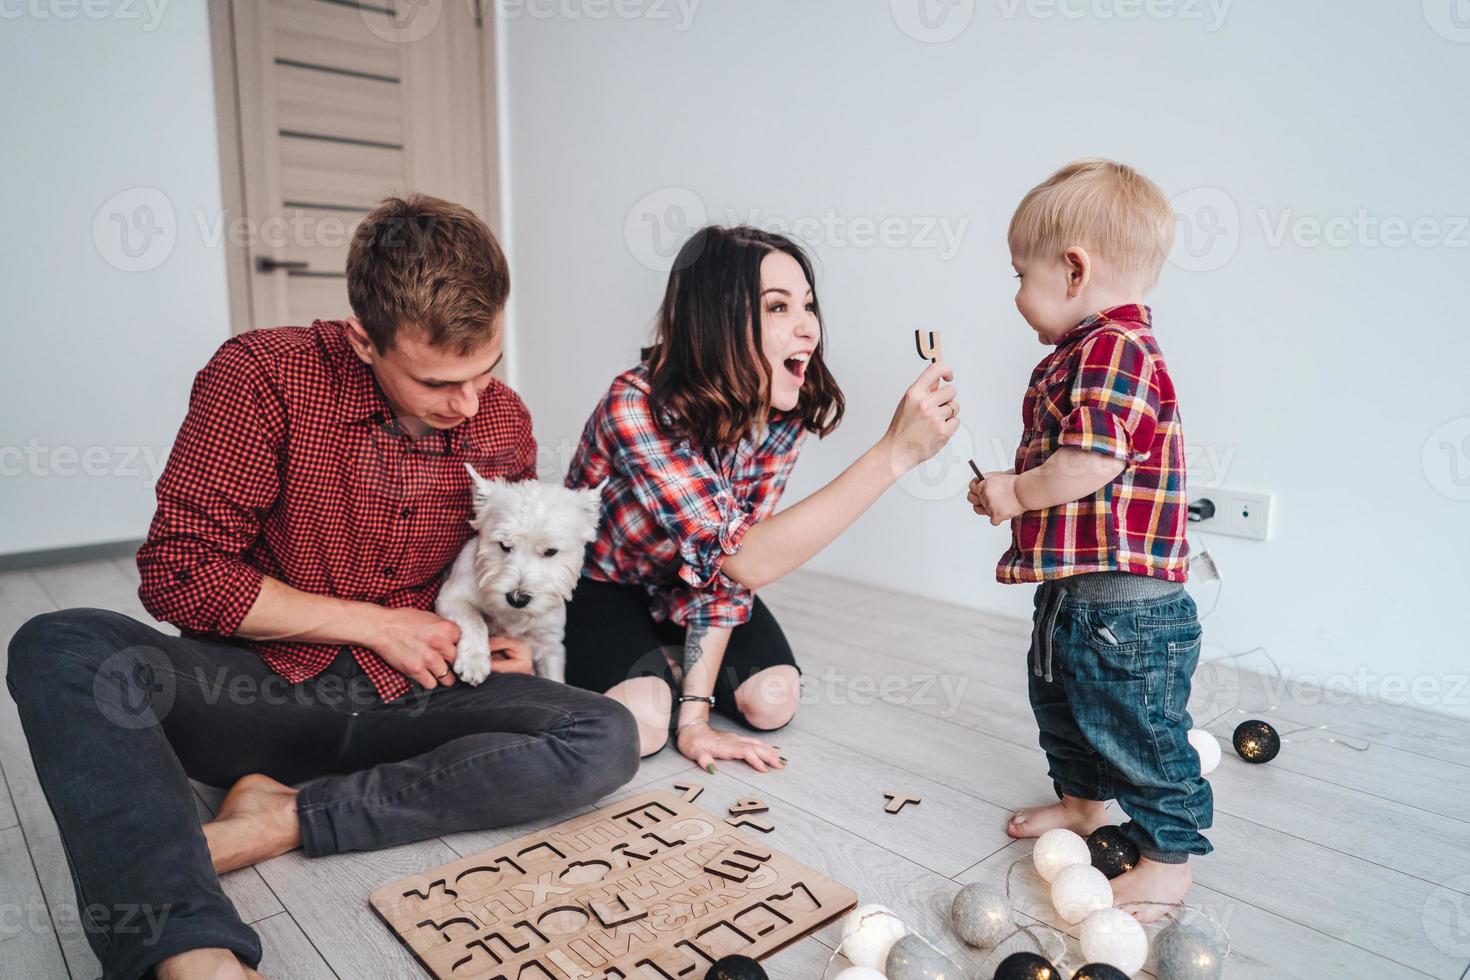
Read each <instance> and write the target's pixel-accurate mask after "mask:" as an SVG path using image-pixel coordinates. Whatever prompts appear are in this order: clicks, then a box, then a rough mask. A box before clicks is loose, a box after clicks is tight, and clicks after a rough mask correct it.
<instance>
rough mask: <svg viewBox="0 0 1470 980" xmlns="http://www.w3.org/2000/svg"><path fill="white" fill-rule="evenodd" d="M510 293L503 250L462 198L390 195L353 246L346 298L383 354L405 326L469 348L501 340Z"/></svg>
mask: <svg viewBox="0 0 1470 980" xmlns="http://www.w3.org/2000/svg"><path fill="white" fill-rule="evenodd" d="M509 295H510V269H509V267H508V266H507V265H506V262H505V253H504V252H502V251H501V250H500V243H499V242H497V241H496V240H495V235H494V234H493V233H491V231H490V229H489V227H487V226H486V224H485V222H483V221H481V220H480V219H479V218H477V217H475V215H474V214H473V213H472V212H471V211H470V210H469V209H468V208H464V207H461V206H460V205H458V204H451V203H450V202H448V201H443V200H440V199H439V198H437V197H429V196H427V195H424V194H410V195H407V196H406V197H390V198H388V199H387V200H386V201H384V202H383V203H381V204H379V205H378V206H377V207H376V208H374V209H373V211H372V213H371V214H369V215H368V216H367V217H366V218H364V219H363V221H362V223H361V224H359V225H358V226H357V230H356V231H355V232H353V235H352V245H351V247H350V248H349V249H348V252H347V298H348V301H349V302H350V303H351V304H352V312H353V314H354V315H356V317H357V319H358V320H359V321H361V322H362V326H363V329H364V330H365V331H366V332H367V335H368V336H369V337H371V338H372V341H373V344H374V346H376V347H377V349H378V351H379V352H384V351H388V350H390V349H392V347H393V342H394V338H395V337H396V336H397V334H398V331H399V329H401V328H418V329H419V330H422V331H423V332H424V334H425V335H426V337H427V338H428V342H429V343H430V344H432V345H433V346H435V347H440V348H444V349H446V350H452V351H454V352H456V353H458V354H469V353H472V352H473V351H475V350H477V349H479V348H480V347H481V346H483V345H484V344H486V343H487V342H489V341H491V340H494V339H495V333H496V329H497V326H496V317H497V315H498V314H499V313H500V311H501V310H503V309H504V308H505V301H506V298H507V297H508V296H509Z"/></svg>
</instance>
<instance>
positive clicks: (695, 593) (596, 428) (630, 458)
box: [566, 364, 806, 627]
mask: <svg viewBox="0 0 1470 980" xmlns="http://www.w3.org/2000/svg"><path fill="white" fill-rule="evenodd" d="M648 391H649V387H648V365H647V364H640V365H639V366H638V367H635V368H633V369H632V370H630V371H625V372H623V373H622V374H620V375H618V377H617V378H616V379H614V381H613V383H612V387H611V388H609V389H608V392H607V396H606V397H605V398H604V399H603V400H602V402H601V404H599V405H598V406H597V408H596V409H595V410H594V411H593V413H592V416H591V417H590V418H589V419H588V420H587V425H586V427H585V428H584V429H583V431H582V442H581V444H580V445H579V446H578V447H577V455H576V456H575V457H574V458H573V459H572V464H571V466H570V468H569V469H568V471H567V479H566V484H567V486H569V487H572V488H579V487H595V486H598V485H599V484H602V485H603V488H602V521H601V524H600V525H599V528H598V533H597V540H596V541H594V542H593V543H592V544H591V545H590V546H589V547H588V549H587V560H586V563H585V564H584V565H583V567H582V574H583V575H586V576H587V577H588V578H591V579H595V580H597V581H600V582H618V583H621V584H624V585H641V586H643V587H644V589H645V590H647V592H648V594H649V597H650V599H651V600H652V601H651V602H650V610H651V612H652V615H653V618H654V619H656V620H659V621H663V620H672V621H673V622H675V623H678V624H679V625H681V626H692V625H700V626H713V627H723V626H739V625H740V624H741V623H744V622H745V621H747V620H748V619H750V613H751V609H752V608H753V607H754V605H755V599H754V594H753V593H752V592H751V591H750V590H749V589H747V588H746V587H745V586H743V585H741V584H740V583H738V582H736V581H735V580H734V579H732V578H730V577H729V576H728V575H726V574H725V573H724V572H722V571H721V570H720V569H721V567H722V566H723V565H724V563H725V559H726V558H728V557H729V556H730V555H733V554H735V553H736V552H737V551H739V550H740V539H741V538H743V537H745V532H747V531H749V530H750V529H751V528H752V527H754V526H755V525H756V523H758V522H759V521H761V520H764V519H765V518H766V517H768V516H770V514H771V512H772V511H774V510H775V509H776V503H777V501H779V500H780V499H781V491H782V490H784V489H785V487H786V480H787V478H788V477H790V476H791V468H792V467H793V466H795V465H796V457H797V455H798V453H799V452H800V448H801V442H802V440H803V439H804V438H805V437H806V427H805V424H804V423H803V422H802V420H801V418H800V417H799V416H796V415H789V414H782V413H773V414H772V416H771V419H770V421H769V423H768V424H767V426H766V429H765V431H764V432H763V433H760V434H759V435H758V436H756V437H748V438H745V439H742V440H741V441H740V444H739V445H738V446H736V447H734V448H726V449H723V450H719V451H715V450H709V451H704V450H700V449H698V448H696V447H695V446H693V445H692V444H691V443H690V441H689V439H688V438H686V437H679V438H672V437H670V436H668V435H666V434H664V432H663V431H661V430H660V429H659V427H658V426H657V425H656V424H655V422H654V417H653V410H652V408H651V407H650V406H649V403H648Z"/></svg>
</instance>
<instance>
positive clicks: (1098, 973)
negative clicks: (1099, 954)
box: [1072, 963, 1128, 980]
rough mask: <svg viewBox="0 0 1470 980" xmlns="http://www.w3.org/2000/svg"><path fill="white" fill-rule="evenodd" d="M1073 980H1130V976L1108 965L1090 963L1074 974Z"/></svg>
mask: <svg viewBox="0 0 1470 980" xmlns="http://www.w3.org/2000/svg"><path fill="white" fill-rule="evenodd" d="M1072 980H1128V974H1126V973H1124V972H1123V971H1122V970H1120V969H1118V968H1117V967H1116V966H1109V965H1108V964H1106V963H1088V964H1087V965H1085V966H1083V967H1081V968H1079V969H1078V970H1077V972H1076V973H1074V974H1072Z"/></svg>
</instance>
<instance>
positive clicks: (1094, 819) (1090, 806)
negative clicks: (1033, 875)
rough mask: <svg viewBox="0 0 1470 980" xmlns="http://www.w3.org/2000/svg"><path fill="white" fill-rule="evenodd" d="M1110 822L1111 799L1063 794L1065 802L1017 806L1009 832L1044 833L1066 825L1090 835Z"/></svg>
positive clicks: (1021, 835) (1072, 829) (1025, 835)
mask: <svg viewBox="0 0 1470 980" xmlns="http://www.w3.org/2000/svg"><path fill="white" fill-rule="evenodd" d="M1108 822H1109V821H1108V805H1107V803H1105V802H1100V801H1098V800H1083V799H1078V798H1077V797H1075V796H1063V797H1062V799H1061V802H1059V803H1053V804H1052V805H1051V806H1035V807H1028V808H1026V809H1025V810H1017V811H1016V812H1015V813H1013V814H1011V819H1010V822H1009V823H1007V824H1006V833H1008V834H1010V835H1011V836H1012V837H1040V836H1041V835H1042V834H1044V833H1046V832H1047V831H1048V830H1055V829H1056V828H1057V827H1066V828H1067V829H1068V830H1070V831H1072V832H1073V833H1076V834H1079V835H1081V836H1083V837H1086V836H1087V835H1088V834H1090V833H1092V832H1093V831H1094V830H1096V829H1097V828H1099V827H1101V826H1103V825H1104V824H1106V823H1108Z"/></svg>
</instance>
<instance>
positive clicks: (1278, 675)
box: [1189, 646, 1369, 776]
mask: <svg viewBox="0 0 1470 980" xmlns="http://www.w3.org/2000/svg"><path fill="white" fill-rule="evenodd" d="M1257 653H1258V654H1260V655H1261V656H1262V657H1264V658H1265V659H1266V662H1267V663H1268V664H1270V666H1271V673H1272V675H1273V676H1274V683H1273V685H1272V687H1271V689H1272V690H1276V691H1284V690H1285V689H1286V683H1285V674H1284V672H1283V671H1282V670H1281V665H1280V664H1278V663H1277V662H1276V659H1275V658H1274V657H1272V656H1271V654H1270V652H1269V651H1267V649H1266V648H1265V647H1263V646H1258V647H1252V648H1251V649H1249V650H1243V651H1241V652H1240V653H1232V654H1227V655H1226V656H1223V657H1215V658H1213V659H1211V660H1208V661H1206V662H1205V663H1206V664H1207V665H1213V664H1217V663H1220V662H1221V661H1225V660H1239V659H1241V658H1242V657H1248V656H1250V655H1252V654H1257ZM1280 706H1281V702H1280V701H1279V700H1278V701H1276V702H1275V703H1273V704H1270V705H1267V706H1266V707H1265V708H1260V709H1246V708H1241V707H1238V706H1234V705H1232V706H1229V707H1226V708H1224V709H1222V710H1221V711H1220V712H1218V713H1217V714H1216V715H1215V716H1214V717H1213V718H1211V719H1210V720H1209V721H1206V722H1204V723H1203V724H1201V725H1199V726H1197V727H1195V728H1192V729H1190V731H1189V744H1190V745H1192V746H1193V747H1194V750H1195V752H1197V753H1198V754H1199V759H1200V774H1201V775H1204V776H1208V775H1209V774H1210V773H1211V772H1213V771H1214V770H1215V768H1216V767H1217V766H1218V765H1219V764H1220V756H1221V751H1220V741H1219V739H1218V738H1217V737H1216V736H1215V734H1214V733H1213V732H1211V731H1210V730H1209V729H1210V727H1211V726H1212V725H1215V724H1217V723H1218V722H1220V721H1223V720H1224V719H1225V718H1227V717H1229V716H1230V715H1233V714H1243V715H1250V714H1252V713H1254V714H1256V715H1265V714H1270V713H1271V712H1273V711H1275V710H1276V709H1277V708H1279V707H1280ZM1306 731H1319V732H1326V731H1330V730H1329V729H1328V727H1327V726H1326V725H1308V726H1304V727H1301V728H1294V729H1292V730H1291V731H1289V732H1285V733H1278V732H1277V731H1276V729H1275V728H1274V727H1273V726H1272V725H1271V723H1270V722H1268V721H1264V720H1263V719H1261V718H1249V719H1247V720H1246V721H1242V722H1241V723H1240V724H1238V725H1236V726H1235V730H1234V731H1233V732H1232V733H1231V737H1230V744H1231V746H1232V747H1233V748H1234V749H1235V754H1236V755H1238V756H1239V757H1240V758H1241V759H1242V760H1243V761H1245V762H1249V763H1251V764H1254V765H1262V764H1265V763H1267V762H1270V761H1271V760H1272V759H1274V758H1276V756H1277V755H1278V754H1279V753H1280V751H1281V746H1282V744H1283V743H1286V742H1291V741H1325V742H1332V743H1333V744H1335V745H1343V746H1346V747H1347V748H1350V749H1352V750H1353V751H1355V752H1366V751H1368V748H1369V745H1368V743H1366V742H1364V743H1363V744H1361V745H1357V744H1354V742H1353V741H1352V740H1351V739H1348V738H1346V737H1344V736H1342V735H1340V734H1337V733H1335V732H1334V733H1332V734H1329V735H1327V736H1325V737H1323V738H1319V739H1300V740H1295V739H1290V738H1288V737H1287V736H1289V735H1295V734H1297V733H1298V732H1306Z"/></svg>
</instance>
